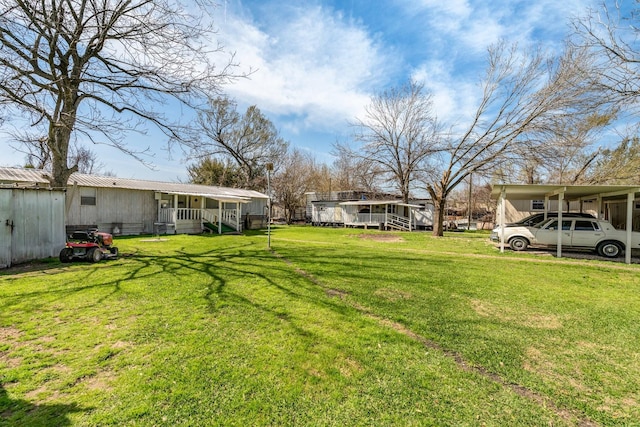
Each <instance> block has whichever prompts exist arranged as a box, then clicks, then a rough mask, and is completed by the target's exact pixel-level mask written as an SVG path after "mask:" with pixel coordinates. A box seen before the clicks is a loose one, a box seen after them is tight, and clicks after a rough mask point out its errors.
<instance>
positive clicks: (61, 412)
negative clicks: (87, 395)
mask: <svg viewBox="0 0 640 427" xmlns="http://www.w3.org/2000/svg"><path fill="white" fill-rule="evenodd" d="M87 410H89V408H82V407H80V406H78V405H76V404H75V403H72V404H66V405H65V404H59V403H58V404H34V403H32V402H29V401H27V400H21V399H12V398H10V397H9V395H8V394H7V391H6V390H5V389H4V387H3V385H2V384H0V426H32V427H38V426H42V427H45V426H46V427H48V426H57V427H63V426H70V425H72V422H71V420H70V419H69V415H70V414H72V413H75V412H84V411H87Z"/></svg>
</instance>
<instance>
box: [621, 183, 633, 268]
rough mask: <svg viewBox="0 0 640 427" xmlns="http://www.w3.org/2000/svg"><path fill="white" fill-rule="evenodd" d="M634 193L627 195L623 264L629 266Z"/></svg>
mask: <svg viewBox="0 0 640 427" xmlns="http://www.w3.org/2000/svg"><path fill="white" fill-rule="evenodd" d="M634 196H635V193H628V194H627V245H626V249H625V251H624V262H625V263H627V264H631V248H633V246H632V243H631V232H632V230H631V229H632V227H633V202H634Z"/></svg>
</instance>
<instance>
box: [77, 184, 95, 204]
mask: <svg viewBox="0 0 640 427" xmlns="http://www.w3.org/2000/svg"><path fill="white" fill-rule="evenodd" d="M95 205H96V189H95V188H81V189H80V206H95Z"/></svg>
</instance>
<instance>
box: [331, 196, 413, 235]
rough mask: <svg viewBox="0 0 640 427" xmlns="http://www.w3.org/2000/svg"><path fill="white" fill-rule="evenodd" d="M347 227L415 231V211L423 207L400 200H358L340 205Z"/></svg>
mask: <svg viewBox="0 0 640 427" xmlns="http://www.w3.org/2000/svg"><path fill="white" fill-rule="evenodd" d="M340 206H342V218H343V221H344V226H345V227H364V228H369V227H375V228H382V229H384V230H388V229H394V230H402V231H412V230H415V229H416V227H415V224H414V223H415V221H414V220H415V213H414V209H419V208H421V206H419V205H412V204H408V203H403V202H402V201H399V200H370V201H366V200H358V201H351V202H343V203H340Z"/></svg>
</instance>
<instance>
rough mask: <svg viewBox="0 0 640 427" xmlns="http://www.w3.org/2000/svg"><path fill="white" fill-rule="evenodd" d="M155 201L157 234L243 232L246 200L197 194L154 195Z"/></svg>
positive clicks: (173, 193)
mask: <svg viewBox="0 0 640 427" xmlns="http://www.w3.org/2000/svg"><path fill="white" fill-rule="evenodd" d="M155 199H156V200H157V202H158V204H157V205H158V214H157V222H156V223H155V224H154V227H155V228H156V232H157V233H158V234H162V233H161V232H160V231H159V230H164V232H165V233H168V234H199V233H202V232H211V233H217V234H222V233H223V232H228V231H233V232H238V233H240V232H242V230H243V223H242V206H243V205H244V204H246V203H249V201H250V200H249V199H248V198H244V197H237V196H213V195H210V194H197V193H181V192H172V193H161V192H157V193H155Z"/></svg>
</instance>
